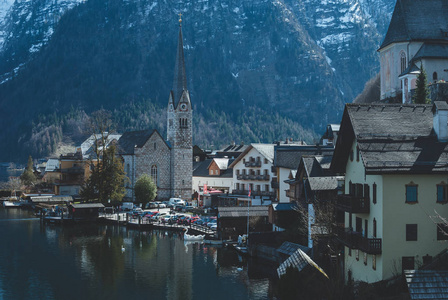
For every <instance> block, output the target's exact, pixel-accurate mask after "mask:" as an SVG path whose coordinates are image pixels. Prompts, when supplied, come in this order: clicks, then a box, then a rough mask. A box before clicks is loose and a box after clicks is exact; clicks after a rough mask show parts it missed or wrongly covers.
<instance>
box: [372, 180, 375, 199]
mask: <svg viewBox="0 0 448 300" xmlns="http://www.w3.org/2000/svg"><path fill="white" fill-rule="evenodd" d="M372 192H373V200H372V201H373V204H376V183H374V184H373V191H372Z"/></svg>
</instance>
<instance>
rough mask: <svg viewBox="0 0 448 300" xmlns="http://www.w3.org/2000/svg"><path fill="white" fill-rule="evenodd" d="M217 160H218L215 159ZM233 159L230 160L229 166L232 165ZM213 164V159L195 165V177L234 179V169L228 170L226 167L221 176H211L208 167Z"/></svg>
mask: <svg viewBox="0 0 448 300" xmlns="http://www.w3.org/2000/svg"><path fill="white" fill-rule="evenodd" d="M215 159H216V158H215ZM232 161H233V159H230V160H229V159H228V164H230V163H231V162H232ZM212 162H213V159H206V160H204V161H201V162H197V163H194V164H193V176H194V177H215V178H232V177H233V169H231V168H228V167H227V166H226V168H225V169H221V174H220V175H219V176H217V175H210V172H209V169H208V167H209V166H210V164H211V163H212Z"/></svg>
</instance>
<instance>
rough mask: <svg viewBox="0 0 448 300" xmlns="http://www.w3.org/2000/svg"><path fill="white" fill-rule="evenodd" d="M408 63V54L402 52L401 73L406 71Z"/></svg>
mask: <svg viewBox="0 0 448 300" xmlns="http://www.w3.org/2000/svg"><path fill="white" fill-rule="evenodd" d="M406 67H407V62H406V53H404V51H401V53H400V73H403V72H404V70H406Z"/></svg>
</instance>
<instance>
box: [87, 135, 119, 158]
mask: <svg viewBox="0 0 448 300" xmlns="http://www.w3.org/2000/svg"><path fill="white" fill-rule="evenodd" d="M105 135H107V144H106V148H107V147H109V146H110V144H111V143H112V142H114V141H118V140H119V139H120V137H121V134H109V135H108V133H107V132H106V133H105ZM99 139H101V134H100V133H96V134H92V135H91V136H89V137H88V138H87V139H86V140H85V141H84V142H83V143H82V144H81V146H80V148H81V154H82V157H83V158H89V157H91V158H94V157H95V156H96V154H95V153H94V150H95V149H94V145H95V142H96V141H97V140H99Z"/></svg>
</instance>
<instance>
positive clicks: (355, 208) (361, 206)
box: [336, 195, 370, 214]
mask: <svg viewBox="0 0 448 300" xmlns="http://www.w3.org/2000/svg"><path fill="white" fill-rule="evenodd" d="M336 206H337V207H338V208H339V209H341V210H343V211H346V212H350V213H355V214H357V213H358V214H362V213H365V214H368V213H369V212H370V201H369V198H364V197H358V196H354V195H338V201H337V204H336Z"/></svg>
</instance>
